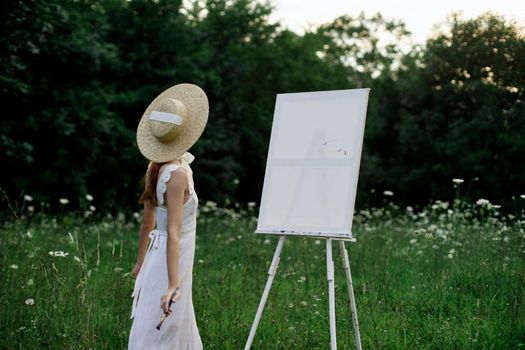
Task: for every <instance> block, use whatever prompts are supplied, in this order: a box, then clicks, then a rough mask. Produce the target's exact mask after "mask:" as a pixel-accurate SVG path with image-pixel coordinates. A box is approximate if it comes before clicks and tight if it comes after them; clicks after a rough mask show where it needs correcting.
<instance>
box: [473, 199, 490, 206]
mask: <svg viewBox="0 0 525 350" xmlns="http://www.w3.org/2000/svg"><path fill="white" fill-rule="evenodd" d="M476 204H477V205H481V206H483V205H489V204H490V202H489V201H488V200H487V199H484V198H480V199H478V200H477V201H476Z"/></svg>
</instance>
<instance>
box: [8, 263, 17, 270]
mask: <svg viewBox="0 0 525 350" xmlns="http://www.w3.org/2000/svg"><path fill="white" fill-rule="evenodd" d="M9 267H10V268H12V269H13V270H18V265H17V264H11V265H10V266H9Z"/></svg>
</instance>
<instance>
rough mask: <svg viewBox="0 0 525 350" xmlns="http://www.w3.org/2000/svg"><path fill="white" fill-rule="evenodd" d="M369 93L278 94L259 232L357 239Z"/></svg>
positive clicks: (337, 91)
mask: <svg viewBox="0 0 525 350" xmlns="http://www.w3.org/2000/svg"><path fill="white" fill-rule="evenodd" d="M369 91H370V90H369V89H351V90H334V91H319V92H304V93H290V94H279V95H277V100H276V104H275V112H274V119H273V125H272V133H271V138H270V147H269V150H268V159H267V163H266V172H265V177H264V185H263V192H262V198H261V205H260V211H259V219H258V223H257V230H256V232H258V233H270V234H287V235H303V236H317V237H333V238H350V239H351V238H352V218H353V211H354V204H355V195H356V190H357V179H358V175H359V164H360V159H361V149H362V144H363V134H364V127H365V119H366V108H367V104H368V93H369Z"/></svg>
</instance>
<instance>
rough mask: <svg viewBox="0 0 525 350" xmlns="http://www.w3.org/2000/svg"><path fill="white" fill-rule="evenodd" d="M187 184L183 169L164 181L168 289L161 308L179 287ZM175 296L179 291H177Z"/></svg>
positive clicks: (166, 308)
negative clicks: (166, 220) (181, 240)
mask: <svg viewBox="0 0 525 350" xmlns="http://www.w3.org/2000/svg"><path fill="white" fill-rule="evenodd" d="M187 184H188V175H187V174H186V172H185V171H184V170H175V171H174V172H173V173H172V175H171V179H170V180H169V181H168V182H167V183H166V189H167V192H166V205H167V207H168V239H167V241H166V262H167V265H168V291H167V292H166V294H165V295H164V296H163V303H162V304H163V305H162V306H163V309H164V311H167V310H168V307H167V303H168V302H169V299H170V297H171V294H172V293H173V292H174V291H175V290H176V289H178V288H179V257H180V235H181V232H180V230H181V226H182V220H183V206H184V191H185V190H186V187H187ZM177 294H178V295H177V298H176V299H178V297H179V296H180V293H177Z"/></svg>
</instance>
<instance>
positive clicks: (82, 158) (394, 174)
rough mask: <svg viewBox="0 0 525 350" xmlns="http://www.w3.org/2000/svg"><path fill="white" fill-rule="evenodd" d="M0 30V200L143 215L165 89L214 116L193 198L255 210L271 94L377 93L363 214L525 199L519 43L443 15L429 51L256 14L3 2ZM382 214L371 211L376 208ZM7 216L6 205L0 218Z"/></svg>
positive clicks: (376, 21)
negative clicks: (154, 106) (197, 98)
mask: <svg viewBox="0 0 525 350" xmlns="http://www.w3.org/2000/svg"><path fill="white" fill-rule="evenodd" d="M3 8H4V10H2V11H1V13H0V18H1V21H2V26H1V28H0V33H1V34H0V40H1V45H0V52H1V54H0V67H1V71H0V90H1V93H2V97H1V98H2V106H3V108H2V116H1V121H2V122H1V123H2V127H1V129H0V147H1V149H2V152H1V153H0V161H1V164H2V169H3V171H2V172H1V175H0V186H1V187H2V189H3V191H5V193H6V195H7V196H8V197H9V198H11V199H12V201H13V202H16V201H20V200H21V198H22V197H23V195H24V194H29V195H31V196H33V197H34V198H36V199H37V200H38V201H42V202H44V203H49V204H50V205H51V207H57V206H59V202H58V198H68V199H70V204H69V205H71V206H73V207H74V206H76V205H79V204H81V202H82V201H83V198H85V195H86V194H90V195H92V196H93V197H95V201H96V202H97V203H98V204H97V205H98V206H99V207H100V208H104V209H108V210H111V209H115V208H117V207H120V208H132V209H135V210H136V209H137V208H139V207H138V204H137V198H138V195H139V193H140V191H141V178H142V175H143V173H144V171H145V168H146V165H147V161H146V160H145V159H144V158H143V157H142V156H141V155H140V153H139V152H138V149H137V147H136V142H135V130H136V126H137V124H138V121H139V119H140V117H141V116H142V113H143V112H144V110H145V109H146V107H147V105H148V104H149V102H150V101H151V100H152V99H153V98H154V97H155V96H157V95H158V94H159V93H160V92H161V91H162V90H164V89H165V88H167V87H169V86H171V85H174V84H177V83H181V82H192V83H195V84H197V85H199V86H201V87H202V88H203V89H204V90H205V91H206V93H207V95H208V98H209V101H210V116H209V122H208V125H207V127H206V129H205V131H204V134H203V135H202V137H201V139H200V140H199V141H198V142H197V144H196V145H195V146H194V147H193V148H192V149H191V152H192V153H193V154H194V155H195V156H196V160H195V162H194V163H193V164H192V166H193V168H194V171H195V182H196V187H198V193H199V195H200V197H201V198H204V199H207V200H214V201H216V202H219V203H226V204H227V203H233V202H241V203H245V202H248V201H255V202H258V201H259V200H260V194H261V189H262V181H263V177H264V167H265V162H266V154H267V150H268V142H269V136H270V130H271V123H272V118H273V108H274V103H275V96H276V94H277V93H285V92H299V91H315V90H332V89H349V88H361V87H369V88H371V93H370V99H369V107H368V113H367V125H366V130H365V143H364V148H363V156H362V162H361V170H360V178H359V191H358V195H359V198H358V205H367V204H370V203H375V202H374V197H377V196H381V194H382V193H383V191H385V190H388V191H392V192H393V193H394V195H395V198H396V200H397V201H400V202H404V203H411V204H424V203H427V202H428V201H429V199H438V198H439V199H450V198H453V197H454V196H455V195H456V193H455V191H454V188H453V186H452V179H453V178H461V179H464V180H465V183H464V184H462V185H461V186H462V187H461V189H462V195H464V196H467V197H471V198H474V199H477V198H480V197H484V198H488V199H490V200H491V201H493V202H498V203H503V202H508V201H510V200H511V198H512V196H519V195H520V194H522V193H525V181H524V178H523V172H522V169H521V168H522V166H523V164H525V137H524V135H525V108H524V83H525V65H524V64H523V62H525V36H524V32H523V29H522V28H520V27H519V25H518V24H517V23H515V22H512V21H509V20H507V19H505V18H503V17H501V16H499V15H497V14H493V13H487V14H484V15H482V16H479V17H477V18H474V19H463V18H462V17H461V16H459V15H454V14H453V15H450V16H449V17H448V18H447V19H446V20H445V21H444V22H443V23H441V24H440V25H439V26H438V27H437V28H436V30H435V31H434V33H433V36H432V37H431V38H429V39H428V40H427V41H426V43H425V44H424V45H415V44H412V43H411V37H410V33H409V32H408V31H407V29H406V28H405V25H404V24H403V23H402V22H401V21H398V20H392V19H387V18H384V17H383V16H381V15H380V14H377V15H374V16H369V17H367V16H365V15H364V14H359V15H356V16H350V15H347V16H341V17H339V18H337V19H335V20H334V21H332V22H330V23H326V24H323V25H320V26H318V27H315V28H310V29H308V30H307V31H306V32H305V33H304V34H297V33H294V32H291V31H289V30H287V29H286V28H285V27H284V26H283V25H282V24H281V23H272V22H271V21H270V20H269V17H270V15H271V13H272V10H273V9H272V7H271V5H270V4H269V3H266V2H254V1H248V0H205V1H196V2H192V3H190V4H185V5H183V4H182V1H179V0H130V1H124V0H77V1H65V0H38V1H36V0H31V1H14V0H8V1H5V2H4V3H3ZM375 200H377V198H376V199H375ZM4 203H5V200H4Z"/></svg>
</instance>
